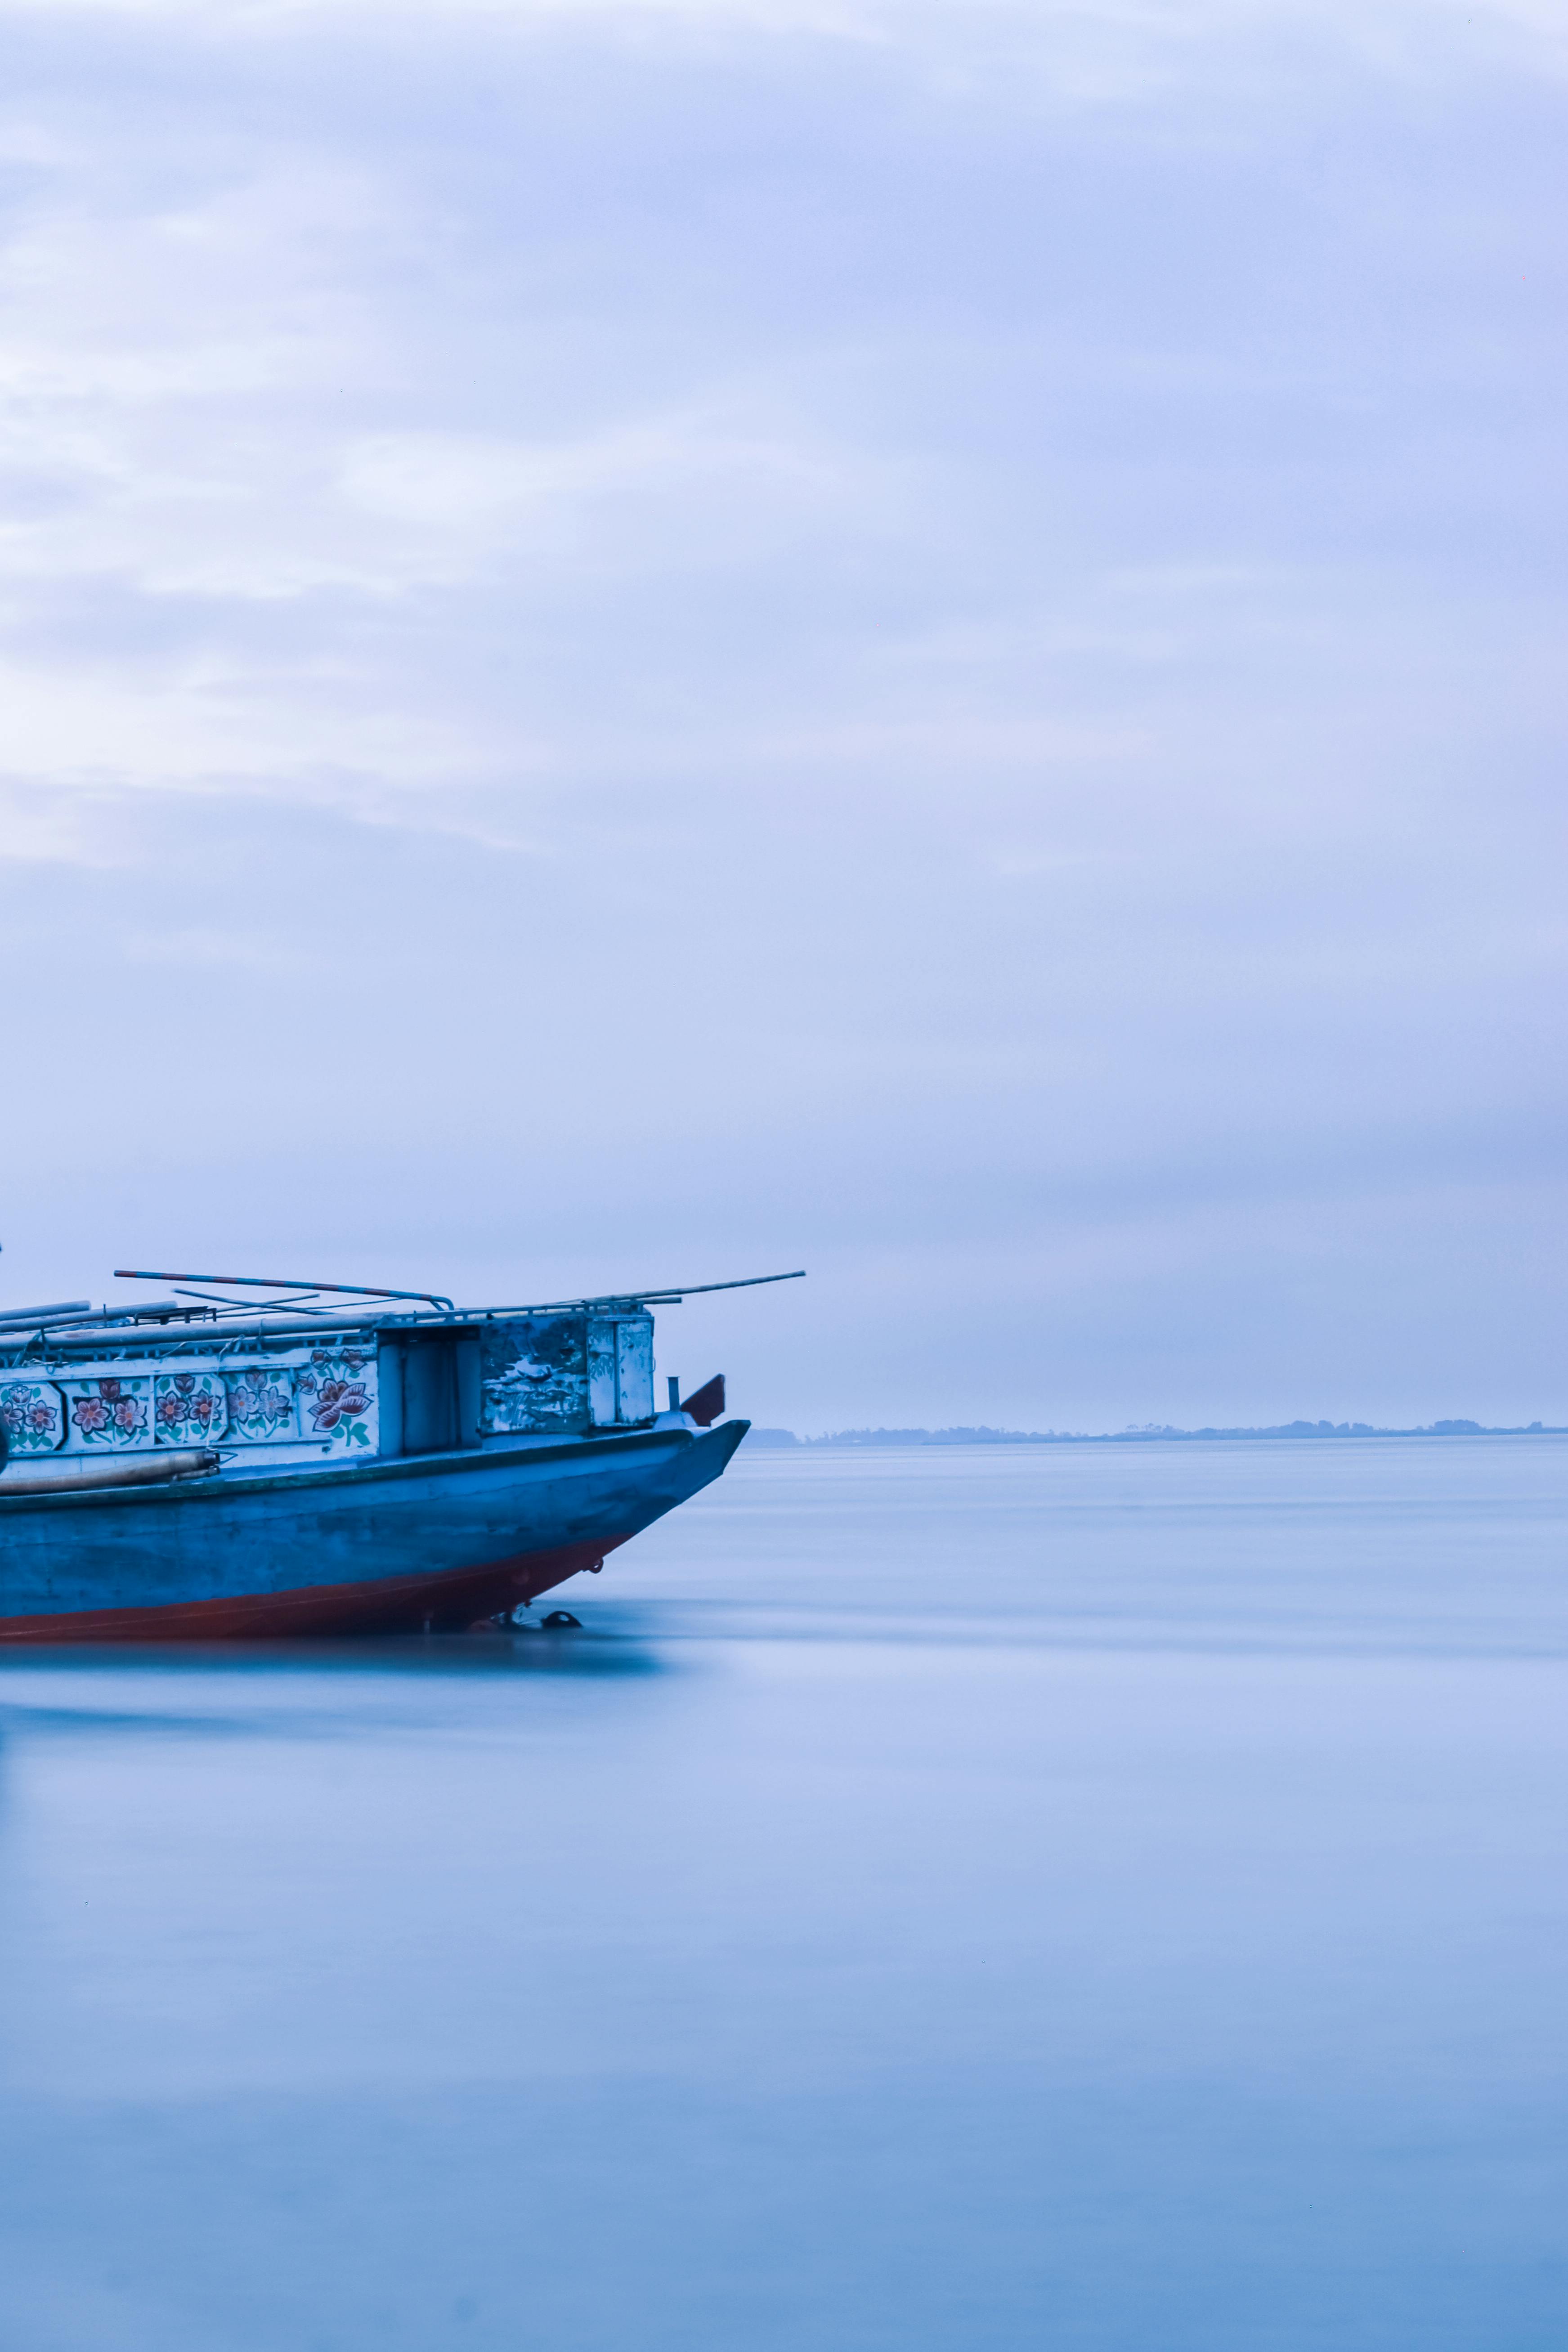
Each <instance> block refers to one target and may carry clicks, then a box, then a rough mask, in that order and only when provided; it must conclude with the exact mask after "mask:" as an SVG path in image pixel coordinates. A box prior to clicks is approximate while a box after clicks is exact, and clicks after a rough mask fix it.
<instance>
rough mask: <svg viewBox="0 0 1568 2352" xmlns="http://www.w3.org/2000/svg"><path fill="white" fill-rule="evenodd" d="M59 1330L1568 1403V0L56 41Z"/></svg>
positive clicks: (115, 28)
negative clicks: (766, 1277) (651, 1328)
mask: <svg viewBox="0 0 1568 2352" xmlns="http://www.w3.org/2000/svg"><path fill="white" fill-rule="evenodd" d="M0 59H3V65H0V988H3V990H4V1001H5V1005H6V1007H7V1018H6V1021H5V1031H4V1052H5V1076H4V1088H3V1094H0V1100H3V1101H4V1105H5V1114H6V1136H5V1151H4V1157H3V1160H0V1169H3V1182H0V1241H3V1243H4V1247H5V1255H4V1258H3V1259H0V1300H3V1301H4V1302H5V1303H10V1304H19V1305H27V1304H30V1303H32V1302H34V1301H36V1300H44V1299H54V1298H58V1297H78V1296H84V1295H91V1296H92V1297H94V1298H95V1299H96V1298H100V1297H115V1296H118V1295H121V1293H122V1292H123V1289H124V1287H125V1286H117V1285H115V1284H114V1283H113V1282H112V1281H111V1280H110V1275H111V1272H112V1269H113V1268H114V1267H116V1266H121V1265H146V1266H152V1267H157V1268H163V1267H169V1268H173V1269H176V1270H186V1269H189V1270H191V1271H196V1272H207V1271H219V1272H226V1273H245V1272H251V1271H254V1272H256V1273H258V1274H263V1275H268V1274H278V1275H282V1276H308V1277H328V1278H332V1279H338V1280H344V1281H363V1282H372V1283H374V1282H384V1283H389V1284H393V1285H397V1286H426V1285H429V1286H433V1287H436V1288H438V1289H442V1290H446V1291H449V1292H451V1293H452V1294H453V1295H455V1296H456V1297H458V1298H459V1300H461V1301H462V1302H464V1303H468V1304H489V1303H510V1302H520V1301H526V1300H531V1299H540V1298H550V1297H560V1296H563V1295H570V1294H574V1293H577V1292H581V1291H600V1290H605V1289H610V1288H613V1287H616V1286H623V1285H624V1286H635V1285H638V1284H646V1285H649V1286H653V1285H658V1286H663V1285H666V1284H676V1283H679V1282H692V1283H696V1282H703V1281H717V1280H721V1279H723V1278H725V1277H728V1276H746V1275H753V1274H763V1273H769V1272H772V1271H774V1270H782V1269H784V1268H791V1267H795V1266H805V1267H806V1268H807V1269H808V1270H809V1274H808V1279H807V1280H806V1281H805V1282H804V1283H797V1284H793V1285H788V1286H780V1287H778V1288H777V1289H774V1290H764V1291H761V1292H756V1293H752V1294H749V1295H748V1294H741V1295H740V1296H738V1297H733V1298H729V1299H719V1300H715V1301H710V1302H708V1303H706V1304H704V1303H700V1302H692V1303H690V1304H689V1305H687V1306H685V1307H679V1308H674V1309H671V1310H668V1318H661V1322H660V1328H659V1335H658V1353H659V1360H660V1365H661V1370H669V1371H675V1372H677V1373H679V1375H680V1377H681V1378H682V1380H683V1381H684V1383H685V1385H686V1386H687V1387H688V1389H689V1388H691V1387H693V1386H695V1385H696V1384H697V1382H698V1381H700V1380H702V1379H704V1378H706V1377H707V1375H708V1374H709V1373H710V1372H711V1371H713V1370H717V1369H719V1368H720V1367H722V1368H723V1369H724V1370H726V1371H727V1372H728V1374H729V1375H730V1381H731V1406H732V1408H733V1409H734V1410H736V1411H739V1412H744V1413H746V1414H748V1415H749V1416H750V1417H752V1418H753V1419H756V1420H758V1421H760V1422H762V1423H773V1424H784V1425H787V1426H793V1427H795V1428H797V1429H800V1430H803V1431H806V1430H820V1429H825V1428H833V1427H839V1426H844V1425H863V1424H868V1423H869V1424H878V1423H889V1424H907V1423H925V1424H929V1425H940V1424H943V1423H971V1422H988V1423H995V1424H999V1425H1004V1426H1009V1427H1026V1428H1118V1427H1121V1426H1123V1425H1126V1424H1129V1423H1143V1422H1150V1421H1159V1422H1173V1423H1186V1424H1191V1423H1204V1422H1212V1421H1222V1422H1242V1423H1267V1422H1271V1421H1275V1420H1278V1419H1281V1418H1290V1417H1293V1416H1294V1415H1297V1414H1305V1415H1307V1416H1309V1417H1311V1418H1317V1417H1319V1416H1320V1415H1322V1416H1327V1417H1329V1418H1331V1419H1334V1420H1342V1419H1357V1418H1359V1419H1363V1420H1367V1421H1377V1422H1393V1423H1408V1422H1412V1421H1424V1420H1427V1419H1430V1418H1432V1417H1434V1416H1437V1415H1449V1414H1469V1415H1474V1416H1475V1417H1477V1418H1479V1419H1481V1420H1483V1421H1489V1422H1492V1421H1496V1422H1510V1423H1511V1422H1515V1421H1520V1420H1533V1419H1536V1418H1538V1417H1540V1418H1544V1419H1546V1420H1548V1421H1558V1422H1562V1421H1568V1376H1565V1367H1564V1354H1563V1328H1564V1315H1563V1307H1564V1304H1565V1302H1564V1297H1563V1290H1564V1283H1563V1252H1562V1247H1561V1235H1562V1232H1563V1213H1564V1206H1565V1202H1564V1197H1563V1195H1564V1185H1563V1117H1562V1108H1561V1106H1562V1095H1563V1087H1562V1072H1563V1066H1564V1059H1565V1056H1564V1043H1565V1041H1564V1039H1563V1034H1562V1033H1563V1025H1564V1017H1563V1008H1564V1003H1565V991H1564V974H1563V963H1564V936H1565V924H1564V914H1563V895H1564V894H1563V871H1564V869H1563V808H1564V790H1563V752H1564V744H1565V739H1568V721H1565V716H1564V698H1563V683H1564V667H1565V664H1564V657H1563V643H1564V619H1565V609H1564V608H1565V604H1568V594H1565V588H1564V579H1563V564H1562V555H1561V551H1562V547H1563V540H1564V524H1565V521H1568V516H1565V513H1564V509H1565V506H1568V497H1565V488H1568V484H1565V457H1564V436H1563V423H1562V420H1563V415H1565V414H1568V331H1565V325H1564V321H1565V317H1568V312H1565V309H1564V301H1563V294H1564V283H1563V281H1564V278H1565V275H1568V264H1565V260H1564V247H1563V236H1562V224H1563V218H1564V199H1565V196H1568V189H1565V188H1564V184H1563V183H1564V180H1565V179H1568V17H1565V16H1564V15H1563V11H1562V9H1561V8H1560V7H1559V6H1558V5H1555V0H1553V5H1545V0H1542V5H1531V0H1517V5H1485V0H1483V5H1471V6H1461V5H1448V0H1407V5H1393V0H1355V5H1342V0H1314V5H1309V6H1300V7H1297V6H1291V5H1226V0H1192V5H1184V0H1173V5H1160V0H1148V5H1132V0H1126V4H1125V5H1121V4H1120V0H1118V4H1116V5H1113V4H1112V0H1084V5H1079V6H1067V5H1061V6H1058V5H1048V0H1035V5H1024V4H1023V0H1013V5H1007V0H995V5H989V0H963V5H956V0H905V4H904V5H900V0H881V5H874V0H637V5H633V4H632V0H625V5H610V4H609V0H605V5H596V0H559V5H539V0H471V5H464V0H445V5H442V0H402V5H397V0H375V5H370V0H363V5H356V0H337V4H336V5H333V4H332V0H272V5H268V0H251V4H250V5H242V4H241V0H232V5H231V0H100V5H79V6H78V5H70V0H47V5H25V0H0Z"/></svg>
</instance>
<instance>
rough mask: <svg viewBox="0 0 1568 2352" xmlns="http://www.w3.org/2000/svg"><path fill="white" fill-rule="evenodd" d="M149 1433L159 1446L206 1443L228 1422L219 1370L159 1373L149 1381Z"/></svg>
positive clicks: (223, 1428) (208, 1443)
mask: <svg viewBox="0 0 1568 2352" xmlns="http://www.w3.org/2000/svg"><path fill="white" fill-rule="evenodd" d="M227 1425H228V1398H227V1396H226V1393H225V1391H224V1385H223V1374H222V1373H221V1372H202V1371H195V1372H159V1373H158V1374H157V1375H156V1377H155V1378H154V1380H153V1437H154V1438H155V1439H156V1441H157V1443H158V1444H160V1445H210V1444H212V1443H213V1442H214V1440H215V1439H216V1438H219V1437H221V1436H222V1435H223V1433H224V1431H225V1429H226V1427H227Z"/></svg>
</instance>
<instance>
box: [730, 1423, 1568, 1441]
mask: <svg viewBox="0 0 1568 2352" xmlns="http://www.w3.org/2000/svg"><path fill="white" fill-rule="evenodd" d="M1563 1436H1568V1430H1563V1429H1555V1428H1548V1427H1547V1426H1546V1425H1545V1424H1544V1423H1542V1422H1539V1421H1532V1422H1531V1423H1530V1424H1529V1426H1528V1427H1527V1428H1519V1429H1488V1428H1486V1427H1484V1426H1483V1424H1482V1423H1480V1422H1479V1421H1432V1422H1428V1423H1426V1426H1425V1428H1422V1429H1374V1428H1373V1425H1372V1423H1370V1422H1365V1421H1281V1422H1276V1423H1274V1424H1273V1425H1272V1426H1271V1427H1270V1428H1268V1429H1173V1428H1171V1427H1170V1426H1169V1425H1168V1424H1166V1423H1155V1422H1149V1423H1145V1424H1144V1426H1143V1427H1142V1428H1141V1429H1105V1430H1088V1429H984V1428H981V1429H836V1430H834V1431H833V1432H832V1433H830V1434H829V1435H828V1436H826V1437H797V1436H796V1435H795V1432H794V1430H793V1429H753V1430H752V1433H751V1437H750V1439H749V1440H748V1443H749V1444H752V1445H800V1446H807V1445H1149V1444H1164V1443H1168V1442H1170V1441H1171V1440H1173V1439H1182V1440H1193V1439H1197V1438H1205V1437H1563Z"/></svg>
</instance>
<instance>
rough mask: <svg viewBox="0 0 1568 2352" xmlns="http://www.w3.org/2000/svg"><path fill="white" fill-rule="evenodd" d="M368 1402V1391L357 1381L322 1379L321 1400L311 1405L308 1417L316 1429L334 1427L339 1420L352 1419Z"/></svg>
mask: <svg viewBox="0 0 1568 2352" xmlns="http://www.w3.org/2000/svg"><path fill="white" fill-rule="evenodd" d="M369 1402H370V1392H369V1391H368V1390H367V1389H364V1388H363V1387H362V1386H361V1385H360V1383H359V1381H322V1382H321V1402H319V1403H318V1404H316V1405H313V1406H312V1407H311V1410H310V1419H311V1421H312V1422H313V1423H315V1425H316V1427H317V1428H318V1429H336V1427H337V1425H338V1423H339V1422H340V1421H344V1420H352V1419H353V1415H354V1414H355V1413H356V1412H363V1411H364V1409H365V1407H366V1405H367V1404H368V1403H369Z"/></svg>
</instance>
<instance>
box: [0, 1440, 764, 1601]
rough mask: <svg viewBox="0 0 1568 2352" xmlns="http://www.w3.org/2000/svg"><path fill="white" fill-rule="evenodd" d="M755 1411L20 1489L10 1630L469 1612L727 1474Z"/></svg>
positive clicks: (588, 1558) (9, 1507)
mask: <svg viewBox="0 0 1568 2352" xmlns="http://www.w3.org/2000/svg"><path fill="white" fill-rule="evenodd" d="M748 1426H749V1423H746V1422H743V1421H731V1422H726V1423H723V1424H722V1425H721V1427H719V1428H717V1429H711V1430H707V1431H693V1430H689V1429H685V1430H683V1429H660V1430H653V1431H648V1432H644V1433H631V1434H626V1435H624V1436H623V1435H618V1434H617V1435H605V1436H604V1437H595V1438H589V1439H577V1440H572V1441H569V1442H567V1443H564V1444H560V1445H537V1444H535V1445H522V1446H518V1447H515V1448H486V1449H484V1450H482V1451H462V1452H454V1453H448V1454H425V1455H418V1456H415V1457H405V1458H394V1459H391V1460H376V1461H371V1462H365V1463H360V1464H354V1465H343V1466H342V1467H333V1468H331V1469H323V1470H321V1471H320V1472H309V1471H307V1472H300V1471H292V1472H287V1473H281V1474H275V1475H270V1476H267V1475H262V1476H254V1477H246V1476H237V1475H232V1474H226V1475H223V1476H221V1477H215V1478H210V1479H202V1480H195V1481H193V1482H191V1483H189V1484H182V1485H177V1486H159V1487H140V1488H130V1489H120V1490H104V1491H98V1492H94V1491H90V1490H89V1491H87V1492H84V1493H81V1494H72V1495H39V1496H21V1495H17V1496H16V1497H14V1498H13V1499H10V1500H8V1501H7V1502H6V1503H5V1508H4V1517H3V1519H0V1643H6V1642H60V1641H124V1640H138V1639H140V1640H152V1641H164V1640H171V1639H181V1638H184V1639H195V1640H221V1639H232V1638H234V1637H236V1636H252V1637H269V1636H273V1635H277V1634H297V1633H366V1632H399V1631H417V1630H419V1629H420V1628H421V1627H424V1626H429V1627H431V1628H432V1629H435V1630H444V1629H449V1628H452V1627H456V1626H460V1625H465V1624H468V1623H470V1622H473V1620H474V1619H476V1618H478V1617H482V1616H488V1615H490V1614H493V1613H494V1612H497V1611H500V1610H501V1609H508V1608H512V1607H515V1606H517V1605H519V1604H520V1603H526V1602H529V1601H532V1600H534V1599H535V1598H536V1597H537V1595H538V1594H539V1593H541V1592H543V1591H550V1590H551V1589H552V1588H553V1587H554V1586H555V1585H558V1584H560V1583H562V1582H563V1581H564V1580H565V1579H566V1578H567V1577H570V1576H574V1575H576V1574H578V1573H580V1572H581V1571H582V1570H592V1569H595V1568H596V1567H597V1566H598V1565H599V1564H600V1563H601V1562H602V1560H603V1559H604V1556H605V1553H606V1552H608V1551H610V1550H613V1549H615V1548H616V1546H617V1545H619V1544H622V1543H625V1542H626V1540H627V1538H629V1537H631V1536H634V1535H637V1533H639V1532H640V1530H641V1529H642V1528H646V1527H648V1526H650V1525H651V1524H652V1522H653V1521H654V1520H655V1519H657V1518H660V1517H663V1515H664V1513H665V1512H666V1511H669V1510H673V1509H674V1507H676V1505H677V1504H679V1503H683V1502H685V1501H686V1500H687V1499H688V1497H689V1496H692V1495H694V1494H696V1493H698V1492H699V1491H700V1488H702V1487H703V1486H708V1485H709V1484H710V1482H711V1481H712V1480H713V1479H715V1478H717V1477H718V1476H719V1475H721V1472H722V1471H723V1469H724V1468H725V1466H726V1465H727V1464H728V1462H729V1460H730V1457H731V1454H733V1453H734V1451H735V1448H736V1446H737V1445H738V1444H740V1442H741V1440H742V1437H744V1435H745V1433H746V1431H747V1428H748Z"/></svg>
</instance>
